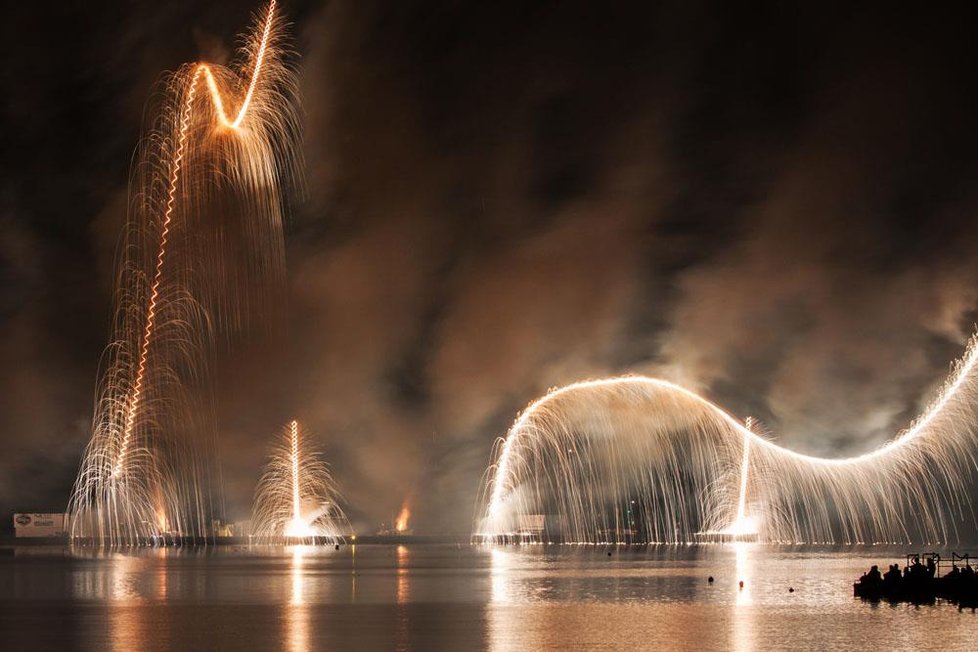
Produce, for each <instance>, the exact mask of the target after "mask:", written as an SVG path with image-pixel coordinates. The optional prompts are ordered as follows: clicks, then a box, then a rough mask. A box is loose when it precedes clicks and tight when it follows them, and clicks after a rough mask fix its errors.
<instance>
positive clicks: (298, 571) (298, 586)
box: [285, 546, 312, 652]
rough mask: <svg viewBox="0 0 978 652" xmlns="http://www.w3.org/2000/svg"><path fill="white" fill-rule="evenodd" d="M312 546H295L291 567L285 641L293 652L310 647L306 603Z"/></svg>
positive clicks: (303, 651) (302, 651) (303, 650)
mask: <svg viewBox="0 0 978 652" xmlns="http://www.w3.org/2000/svg"><path fill="white" fill-rule="evenodd" d="M311 549H312V547H311V546H294V547H293V548H292V562H291V569H290V571H291V572H290V579H291V589H292V590H291V593H290V596H289V604H288V607H287V608H286V617H285V641H286V645H287V648H288V649H289V650H291V651H292V652H305V651H306V650H308V649H310V648H309V606H308V605H307V604H306V586H305V584H306V575H305V570H304V568H303V566H304V564H305V559H304V558H305V556H306V555H307V554H308V553H309V552H310V551H311Z"/></svg>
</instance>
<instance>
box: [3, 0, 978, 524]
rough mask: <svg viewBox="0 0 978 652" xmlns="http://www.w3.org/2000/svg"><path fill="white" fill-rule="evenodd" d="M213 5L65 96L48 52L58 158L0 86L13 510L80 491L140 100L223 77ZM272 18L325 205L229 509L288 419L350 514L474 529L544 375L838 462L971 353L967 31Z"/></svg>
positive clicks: (841, 22) (311, 197) (311, 234)
mask: <svg viewBox="0 0 978 652" xmlns="http://www.w3.org/2000/svg"><path fill="white" fill-rule="evenodd" d="M222 4H223V5H227V4H228V3H217V4H216V5H215V6H214V7H213V8H207V9H200V8H195V5H194V4H193V3H186V4H185V5H181V7H180V8H179V10H174V11H173V12H172V17H171V12H170V9H169V8H168V9H167V10H166V12H164V11H163V10H162V9H161V10H154V9H145V8H144V9H138V10H137V9H128V10H125V11H121V14H120V15H121V16H122V18H121V23H120V22H116V23H114V24H106V25H103V26H102V27H100V28H99V29H100V31H99V34H103V35H106V38H107V35H108V34H113V33H115V32H116V31H118V30H119V29H120V27H119V26H120V24H121V25H122V27H121V29H122V30H123V31H124V39H125V43H127V44H128V45H129V48H130V49H129V51H130V52H131V53H132V56H129V57H123V56H120V55H119V54H118V53H117V52H116V50H115V48H107V47H105V46H104V44H99V43H98V42H97V39H94V38H92V39H91V40H89V39H88V37H86V38H85V39H81V38H80V37H78V39H77V40H76V41H74V42H73V43H71V45H73V46H74V47H77V48H78V49H79V50H80V51H82V52H83V53H84V54H83V56H82V58H81V60H82V62H83V63H81V64H70V65H68V66H67V69H68V70H69V71H70V72H71V73H72V74H73V75H77V78H76V77H72V78H70V79H68V80H67V81H64V82H62V81H60V80H61V78H60V77H58V75H62V74H66V73H62V72H60V68H59V67H56V66H55V63H54V62H60V61H61V59H63V56H64V55H63V53H62V54H61V55H55V54H53V53H50V52H46V51H45V52H42V53H38V59H39V60H40V61H41V62H42V64H43V63H44V62H49V61H50V62H52V63H51V68H50V70H51V71H52V72H51V74H52V75H53V79H54V80H55V81H54V82H52V83H54V84H55V85H56V86H57V87H58V88H60V89H64V88H69V89H72V88H75V87H76V86H85V87H87V88H89V95H87V96H86V97H87V98H88V99H87V100H85V101H86V102H87V104H86V105H85V112H86V113H85V115H86V116H87V117H86V118H85V120H86V122H85V124H87V125H89V126H90V127H91V128H90V129H89V132H90V133H88V134H87V135H77V134H75V135H72V136H71V137H67V136H66V137H65V138H64V139H63V140H52V141H48V140H46V139H44V138H41V136H40V134H41V133H42V131H41V126H42V124H44V123H46V122H48V121H53V120H56V119H57V118H58V117H60V114H53V113H50V112H53V111H55V109H45V111H48V112H49V113H43V112H42V115H41V116H39V117H29V115H28V114H30V112H31V111H32V110H35V109H36V108H37V107H38V106H41V105H43V106H48V105H49V104H50V105H54V104H55V103H54V102H53V101H51V102H49V101H48V100H52V99H53V98H24V96H23V94H21V93H14V92H12V90H11V89H14V88H27V87H30V88H38V87H40V88H45V86H44V85H43V84H39V83H38V82H36V81H31V82H30V83H29V82H28V79H26V78H22V77H16V76H11V74H12V73H7V72H5V75H7V76H6V77H5V78H4V80H3V83H4V89H3V90H4V96H5V97H11V98H13V97H18V98H21V99H18V100H16V102H21V103H23V106H21V107H20V108H18V106H17V105H16V104H15V103H13V102H12V103H11V104H10V105H9V106H8V107H7V108H6V111H7V114H8V115H7V116H6V117H11V118H13V119H14V120H13V122H11V121H5V122H6V123H8V124H18V125H21V126H25V125H26V127H25V128H26V129H27V132H26V133H27V134H28V136H27V137H25V140H24V141H18V142H19V144H20V146H21V147H22V148H24V147H26V146H27V142H26V141H27V139H28V138H30V137H36V138H38V139H39V140H38V141H37V142H39V143H40V145H39V146H38V147H39V151H38V153H37V154H35V155H31V156H29V157H28V158H29V162H30V164H29V165H27V166H26V167H25V166H22V168H21V169H20V170H19V171H16V172H15V171H14V167H15V163H14V162H11V161H6V160H5V163H4V166H5V167H4V173H5V174H4V178H5V179H6V181H4V186H3V188H4V192H3V203H2V204H0V206H2V208H3V213H2V220H0V271H2V275H0V279H2V281H0V282H2V285H0V297H2V312H0V316H2V323H0V351H2V353H3V360H4V363H3V366H2V370H0V390H2V395H3V399H2V400H3V406H2V409H0V450H2V451H3V452H4V455H3V456H2V457H0V508H4V509H7V508H10V509H12V508H14V506H15V505H16V506H17V507H18V508H32V509H33V508H35V506H38V508H40V507H42V506H43V507H47V508H51V507H58V506H60V505H61V504H62V503H63V502H64V500H65V498H66V496H67V488H68V487H69V486H70V483H71V480H72V479H73V473H74V470H75V468H76V466H75V465H76V464H77V460H78V459H79V457H80V455H81V451H82V447H83V446H84V442H85V440H86V438H87V427H88V425H87V422H88V419H89V417H90V411H91V396H92V390H93V385H94V379H95V368H96V365H97V362H98V356H99V351H100V349H101V347H102V346H103V345H104V333H105V332H106V321H107V318H108V315H109V296H110V291H111V289H110V288H109V287H107V283H108V279H109V278H110V276H111V260H112V256H113V246H114V242H115V239H116V238H117V233H118V231H117V229H116V228H115V225H117V224H118V223H119V222H120V221H121V217H119V214H118V211H119V210H121V209H122V208H121V207H124V203H122V202H121V200H120V197H122V196H124V195H123V194H120V193H123V189H124V186H125V176H126V171H127V170H126V165H127V161H128V158H127V156H128V153H129V152H130V151H131V150H132V148H133V147H134V146H135V143H136V138H137V134H138V126H139V117H140V107H141V106H142V103H143V102H144V101H145V98H146V94H147V93H148V90H149V89H150V88H151V87H152V86H151V83H152V80H153V78H154V77H155V76H156V75H157V74H158V72H159V71H160V70H162V69H165V68H174V67H176V66H177V65H178V64H179V63H182V62H183V61H185V60H188V59H190V58H193V57H195V56H197V55H198V54H199V53H200V52H207V53H208V54H209V55H210V56H225V55H224V54H222V53H225V52H226V51H227V46H228V45H229V44H231V43H232V41H231V39H230V35H231V34H233V33H234V32H235V31H236V30H238V29H240V28H242V27H243V26H245V25H246V23H247V12H246V10H244V9H242V8H241V7H240V6H237V5H236V6H237V8H236V9H235V10H234V11H232V12H231V13H224V15H222V12H223V10H224V9H226V8H227V7H226V6H221V5H222ZM286 10H287V11H289V12H290V13H291V14H292V16H293V18H294V20H295V27H294V32H295V34H296V37H297V39H296V40H297V43H296V45H297V49H298V50H299V52H300V54H301V58H300V64H301V70H302V84H303V95H304V98H305V111H306V124H305V133H306V164H307V177H308V178H307V183H308V188H307V192H306V194H305V195H304V196H303V197H301V198H300V199H299V201H297V203H296V212H295V214H294V216H293V220H292V222H291V224H289V226H288V231H287V236H286V237H287V245H288V275H289V286H288V292H287V293H286V296H283V297H282V307H281V310H282V311H283V312H284V315H285V317H286V318H285V319H284V320H283V321H284V322H285V324H286V325H285V326H283V327H282V328H278V327H276V328H273V329H271V332H269V333H256V334H254V335H252V336H251V338H249V339H247V340H246V341H243V342H240V343H235V345H234V346H232V347H231V350H230V351H229V352H228V353H227V354H226V355H224V356H223V357H222V361H221V364H220V366H219V368H218V370H217V372H216V384H217V386H218V387H219V394H220V397H219V405H218V408H217V409H218V414H219V422H220V423H221V433H220V438H221V446H222V449H223V460H224V461H223V474H224V481H225V487H226V493H227V500H228V511H229V513H230V514H231V515H232V516H236V517H243V516H246V515H247V513H248V510H249V509H250V500H251V492H252V491H253V488H254V484H255V482H256V481H257V478H258V475H259V469H260V466H261V464H262V462H263V460H264V457H265V454H266V452H267V449H268V446H269V444H270V442H271V438H272V437H273V436H274V434H275V433H276V432H277V431H278V428H279V427H280V426H281V424H283V423H285V422H286V421H287V420H289V419H291V418H297V419H299V420H300V421H302V422H303V423H304V424H305V425H306V427H307V429H308V430H309V431H310V432H312V433H314V434H315V435H316V437H317V438H318V440H319V442H320V444H321V446H322V448H323V450H324V452H325V457H326V459H327V460H328V461H329V462H330V463H331V465H332V467H333V470H334V474H335V476H336V478H337V479H338V481H339V483H340V486H341V488H342V489H343V491H344V493H345V494H346V497H347V500H348V502H349V505H350V510H349V512H348V513H349V514H350V515H351V519H352V520H353V521H354V524H355V525H356V526H357V527H359V528H361V529H362V530H367V531H369V530H371V529H374V528H376V527H378V526H379V524H380V523H381V522H382V521H383V522H386V523H389V522H390V519H391V517H392V515H394V514H396V513H397V512H398V511H399V509H400V506H401V504H402V503H403V502H404V500H405V498H407V497H410V500H411V502H412V505H411V509H412V514H413V515H412V523H411V525H412V527H414V529H415V531H418V532H422V531H424V532H465V531H467V529H468V527H469V525H470V522H471V516H472V510H473V507H474V500H475V496H476V491H477V489H478V485H479V479H480V477H481V475H482V472H483V471H484V469H485V467H486V465H487V464H488V462H489V454H490V449H491V446H492V442H493V440H494V438H495V437H497V436H499V435H502V434H504V433H505V431H506V429H507V427H508V425H509V424H510V423H511V422H512V420H513V418H514V417H515V415H516V413H517V412H518V411H519V410H520V409H521V408H522V407H523V406H525V405H526V404H527V403H528V402H529V401H530V400H532V399H533V398H535V397H536V396H539V395H540V394H541V393H543V392H545V391H546V390H547V389H548V388H549V387H552V386H556V385H561V384H565V383H568V382H572V381H575V380H580V379H582V378H588V377H595V376H602V375H610V374H622V373H630V372H632V373H645V374H650V375H658V376H664V377H667V378H669V379H671V380H675V381H677V382H680V383H681V384H683V385H685V386H688V387H691V388H693V389H696V390H698V391H702V392H705V393H706V395H707V396H709V397H710V398H711V399H712V400H714V401H715V402H717V403H719V404H720V405H722V406H725V407H726V408H727V409H729V410H730V411H732V412H733V413H734V414H737V415H739V416H744V417H746V416H748V415H752V416H755V417H757V418H758V419H760V421H761V422H762V424H763V425H764V427H765V428H766V429H767V430H768V431H769V432H770V433H772V436H775V437H777V438H778V439H779V441H781V442H782V443H784V444H785V445H788V446H791V447H793V448H797V449H799V450H803V451H805V452H810V453H817V454H826V455H838V454H852V453H856V452H859V451H864V450H867V449H869V448H871V447H873V446H875V445H877V444H879V443H880V442H882V441H883V440H885V439H886V438H888V437H890V436H892V435H893V434H895V432H896V431H897V430H899V429H900V428H901V427H904V426H906V425H907V424H908V422H909V421H910V419H912V418H913V416H914V415H915V414H916V413H917V412H918V411H919V410H920V409H921V407H922V406H923V405H924V404H925V403H926V402H927V401H928V399H929V398H930V397H931V396H932V395H933V392H934V391H935V390H936V388H937V387H938V386H939V385H940V383H941V382H942V381H943V379H944V377H945V375H946V373H947V370H948V365H949V362H950V361H951V360H952V359H953V358H954V357H956V356H957V355H959V354H960V353H961V351H962V350H963V346H964V344H965V342H966V340H967V337H968V336H969V334H970V333H971V331H972V328H973V324H974V321H975V320H976V316H975V315H976V312H975V307H976V300H978V290H976V289H975V288H976V287H978V283H976V281H978V263H976V262H975V261H976V260H978V257H976V255H975V254H976V253H978V251H976V249H978V244H976V243H978V238H976V237H975V236H976V235H978V233H975V231H976V228H978V227H976V226H975V224H976V222H975V220H974V219H973V216H974V215H975V211H976V209H978V195H976V194H975V192H974V190H973V183H972V182H971V180H972V178H973V177H974V174H975V171H976V170H975V167H976V162H978V157H976V147H975V145H976V143H975V139H976V136H975V134H974V130H973V129H971V128H970V123H971V121H972V118H971V116H972V115H973V113H974V112H973V106H974V98H975V97H976V95H975V88H974V85H975V84H974V81H973V80H972V78H971V77H972V75H970V74H967V71H966V70H965V68H966V66H965V63H964V62H967V61H973V60H974V54H975V53H973V52H970V49H971V48H972V47H973V45H971V43H972V41H973V40H972V39H970V36H969V35H967V34H965V33H964V27H963V25H964V24H965V23H966V22H967V21H955V24H951V23H950V22H948V23H934V24H928V25H926V27H927V28H928V29H924V27H923V26H922V25H921V23H920V22H919V21H918V20H917V18H916V17H907V18H906V19H905V22H891V23H883V22H880V21H879V16H878V15H872V16H870V15H868V13H866V14H864V13H861V12H860V10H859V9H857V8H849V9H847V10H846V11H848V12H849V14H847V15H837V14H836V13H834V12H830V11H829V10H828V9H827V8H826V9H822V8H818V7H804V8H797V9H795V8H791V7H786V6H783V5H779V6H778V7H771V8H760V7H758V8H754V9H752V10H751V11H744V12H739V11H738V12H737V13H732V12H733V11H734V10H733V9H732V8H730V7H724V6H723V5H722V3H717V6H712V5H711V4H710V3H674V4H669V3H666V4H661V3H660V4H655V6H648V5H647V4H643V5H641V6H638V7H616V8H611V7H602V6H597V5H593V3H592V4H588V3H564V4H561V5H557V6H554V5H540V6H530V5H527V4H526V3H512V4H508V3H502V4H499V3H496V4H493V5H491V6H489V5H485V4H478V3H471V4H463V3H455V4H449V5H444V4H439V5H437V6H436V5H435V4H432V3H424V2H406V3H398V4H397V5H396V6H394V5H391V4H390V3H381V2H345V1H337V2H331V3H328V4H326V5H322V4H318V3H313V4H309V5H305V4H299V5H296V6H294V7H292V6H286ZM195 11H204V12H206V13H205V14H196V13H194V12H195ZM823 11H824V15H821V14H819V12H823ZM146 12H149V13H146ZM164 14H166V15H164ZM830 14H831V15H830ZM232 18H238V19H239V20H237V22H234V21H233V20H232ZM160 26H163V27H164V28H165V31H166V32H168V33H169V34H178V35H179V34H183V35H185V38H183V37H181V40H179V42H171V41H172V39H169V38H168V39H162V38H161V37H159V35H158V32H159V30H160V29H161V27H160ZM154 34H155V36H154ZM222 44H223V45H222ZM60 47H61V46H60V45H59V46H58V48H59V49H60ZM39 65H41V64H39ZM44 65H46V64H44ZM12 67H13V66H11V65H5V66H4V67H3V68H4V69H5V70H9V69H11V68H12ZM56 68H57V69H56ZM103 73H104V76H103ZM94 79H107V80H110V82H111V83H110V82H102V83H101V85H99V84H96V85H95V86H93V87H89V86H87V84H88V83H89V82H91V81H92V80H94ZM51 93H52V94H56V93H55V91H51ZM58 111H60V109H58ZM114 122H117V123H118V124H121V125H123V128H121V129H109V128H108V127H109V125H110V124H113V123H114ZM5 144H6V143H5ZM8 150H9V148H8V147H4V151H8ZM81 151H93V152H95V156H96V160H97V161H99V165H98V166H91V165H89V164H88V162H87V160H86V159H85V157H84V156H82V155H80V154H79V152H81ZM65 157H67V162H62V163H58V164H55V163H53V162H52V161H54V160H59V161H61V160H63V159H64V158H65ZM5 158H6V157H5ZM8 172H9V174H7V173H8ZM38 179H46V180H48V181H49V182H50V185H51V186H52V187H53V188H56V189H57V191H56V192H53V193H44V192H42V191H41V189H40V188H39V185H40V184H39V182H38ZM48 195H51V196H48ZM79 196H80V197H81V199H79Z"/></svg>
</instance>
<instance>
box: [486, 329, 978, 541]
mask: <svg viewBox="0 0 978 652" xmlns="http://www.w3.org/2000/svg"><path fill="white" fill-rule="evenodd" d="M976 362H978V345H976V340H975V339H974V338H973V339H972V340H971V342H970V343H969V346H968V349H967V351H966V353H965V355H964V357H963V358H962V359H961V361H960V362H959V363H958V364H957V365H956V366H955V368H954V369H953V370H952V373H951V375H950V377H949V378H948V381H947V382H946V384H945V386H944V388H943V390H942V391H941V392H940V393H939V395H938V396H937V398H936V400H935V401H934V402H933V403H932V404H931V405H930V407H929V408H928V409H927V410H925V411H924V413H923V414H922V415H921V416H920V417H919V418H918V419H917V420H915V421H914V422H913V424H912V425H911V426H910V428H908V429H907V430H905V431H904V432H902V433H900V434H899V435H898V436H897V437H895V438H894V439H892V440H891V441H890V442H888V443H886V444H884V445H883V446H880V447H879V448H877V449H875V450H873V451H870V452H867V453H864V454H862V455H857V456H854V457H847V458H839V459H831V458H820V457H815V456H811V455H804V454H801V453H798V452H795V451H792V450H789V449H786V448H784V447H781V446H779V445H777V444H775V443H774V442H772V441H770V440H768V439H766V438H764V437H761V436H759V435H758V434H756V433H754V432H752V425H753V423H752V421H748V422H747V424H746V425H743V424H741V423H740V422H739V421H738V420H737V419H736V418H734V417H733V416H731V415H730V414H728V413H727V412H725V411H724V410H723V409H721V408H720V407H718V406H717V405H715V404H714V403H712V402H710V401H708V400H707V399H705V398H703V397H701V396H699V395H697V394H695V393H693V392H691V391H689V390H687V389H684V388H683V387H680V386H678V385H675V384H674V383H670V382H668V381H665V380H661V379H657V378H648V377H643V376H626V377H620V378H606V379H600V380H590V381H584V382H579V383H573V384H571V385H567V386H565V387H562V388H559V389H555V390H553V391H551V392H550V393H549V394H547V395H546V396H544V397H542V398H540V399H538V400H536V401H534V402H533V403H531V404H530V405H529V406H528V407H527V408H526V410H524V411H523V412H522V413H521V414H520V415H519V416H518V418H517V419H516V422H515V423H514V424H513V426H512V428H510V430H509V432H508V433H507V435H506V437H504V438H501V439H500V440H498V441H497V445H496V448H495V449H494V452H493V458H494V460H495V462H494V464H493V465H492V466H490V467H489V469H488V470H487V472H486V476H485V478H484V483H483V493H482V499H481V503H480V504H481V509H480V512H479V513H478V514H477V518H476V524H475V532H476V534H477V535H478V536H479V537H481V538H487V539H489V540H500V541H506V540H509V539H510V538H511V537H513V536H514V534H515V533H517V532H519V530H520V524H521V523H523V522H525V521H529V520H532V518H533V516H534V515H543V514H547V515H551V516H550V517H548V518H550V519H551V521H552V522H554V523H555V526H554V530H559V531H557V532H549V533H548V535H549V536H550V537H551V538H554V539H560V540H565V541H577V542H600V541H627V540H633V539H637V540H640V541H648V542H687V541H694V540H697V538H698V536H699V535H701V534H704V533H723V534H733V535H745V534H757V536H758V538H760V539H763V540H767V541H773V542H790V543H795V542H807V543H823V542H836V541H842V542H846V543H889V542H903V541H913V540H916V541H922V542H926V543H937V542H947V541H949V540H950V539H953V538H955V537H956V536H957V530H956V522H955V521H956V519H957V515H958V514H965V513H970V509H971V499H970V497H969V495H968V493H967V491H966V490H965V487H966V486H968V482H969V479H970V478H972V477H973V474H974V473H975V469H976V466H975V462H976V456H978V450H976V449H978V446H976V443H978V441H976V438H975V436H974V431H975V424H976V422H978V414H976V408H975V407H974V406H975V404H976V398H978V378H976V376H978V374H975V373H974V371H975V365H976ZM629 501H635V502H636V503H637V507H636V508H635V512H636V513H638V514H639V515H640V519H641V522H642V523H643V528H642V529H643V531H642V532H639V533H637V534H636V533H632V532H629V531H628V528H627V527H626V526H625V525H624V524H623V523H622V522H621V521H620V517H619V516H618V515H619V513H620V511H621V510H620V506H621V505H626V504H628V503H629Z"/></svg>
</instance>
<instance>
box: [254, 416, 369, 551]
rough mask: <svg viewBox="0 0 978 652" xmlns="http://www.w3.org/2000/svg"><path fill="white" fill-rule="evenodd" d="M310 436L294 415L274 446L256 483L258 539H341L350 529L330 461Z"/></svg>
mask: <svg viewBox="0 0 978 652" xmlns="http://www.w3.org/2000/svg"><path fill="white" fill-rule="evenodd" d="M307 440H308V437H307V436H306V435H305V433H304V432H303V430H302V428H301V426H300V425H299V423H298V422H297V421H292V422H291V423H289V424H288V425H287V426H286V427H285V429H284V432H283V433H282V436H281V437H280V439H279V441H277V442H276V444H275V445H274V447H273V448H272V453H271V455H270V456H269V459H268V464H267V465H266V466H265V471H264V473H262V477H261V480H259V482H258V486H257V488H256V489H255V502H254V508H253V510H252V517H251V524H252V530H253V536H254V537H255V538H256V539H257V541H258V543H281V542H289V543H294V542H296V541H299V542H312V541H317V540H325V541H326V542H328V543H340V542H342V541H343V540H344V538H345V536H346V535H348V534H350V524H349V522H348V521H347V519H346V516H345V514H344V513H343V509H342V508H341V506H340V500H341V496H340V493H339V490H338V489H337V487H336V484H335V482H334V481H333V478H332V476H331V475H330V472H329V467H328V466H327V465H326V463H325V462H323V461H322V460H321V459H320V458H319V456H318V454H317V453H316V452H315V451H314V450H312V449H311V448H310V447H309V445H308V443H307Z"/></svg>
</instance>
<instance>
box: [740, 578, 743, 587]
mask: <svg viewBox="0 0 978 652" xmlns="http://www.w3.org/2000/svg"><path fill="white" fill-rule="evenodd" d="M740 588H744V580H740Z"/></svg>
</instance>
